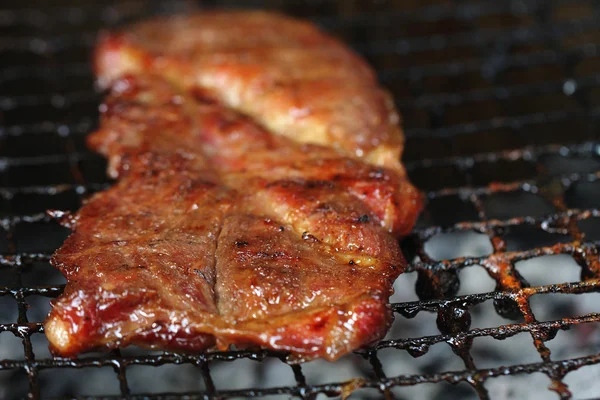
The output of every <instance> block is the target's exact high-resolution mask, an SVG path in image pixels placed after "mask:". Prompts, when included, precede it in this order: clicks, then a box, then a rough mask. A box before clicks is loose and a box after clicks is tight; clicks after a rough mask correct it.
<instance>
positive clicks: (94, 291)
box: [45, 12, 421, 361]
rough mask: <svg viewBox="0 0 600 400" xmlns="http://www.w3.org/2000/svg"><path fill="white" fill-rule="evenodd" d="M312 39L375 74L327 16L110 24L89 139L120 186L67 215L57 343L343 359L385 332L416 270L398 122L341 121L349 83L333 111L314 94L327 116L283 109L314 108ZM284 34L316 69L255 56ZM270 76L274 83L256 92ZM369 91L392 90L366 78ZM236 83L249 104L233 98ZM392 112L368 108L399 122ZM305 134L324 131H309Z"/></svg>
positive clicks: (413, 202)
mask: <svg viewBox="0 0 600 400" xmlns="http://www.w3.org/2000/svg"><path fill="white" fill-rule="evenodd" d="M227 18H229V21H230V24H225V23H224V21H225V20H227ZM174 21H177V23H176V22H174ZM186 27H187V28H186ZM277 27H279V28H281V29H280V31H279V32H278V37H277V38H272V37H271V36H272V35H273V32H274V31H273V29H276V28H277ZM159 28H160V29H161V32H162V33H163V34H162V35H157V34H154V33H153V32H154V29H159ZM183 28H186V30H183V31H182V29H183ZM184 32H187V33H184ZM244 32H255V34H254V35H247V34H246V35H244V34H243V33H244ZM217 33H222V35H217ZM178 35H179V36H180V37H181V38H182V39H181V43H179V42H177V36H178ZM211 38H212V39H211ZM317 39H319V40H317ZM211 40H213V41H214V43H213V42H211ZM319 41H322V42H323V43H324V44H323V46H325V47H327V46H332V47H333V49H335V50H336V52H337V53H336V52H334V54H338V53H339V54H340V55H339V57H340V59H339V60H337V59H336V60H329V58H328V57H329V56H324V60H322V61H321V60H319V59H317V60H315V61H314V62H315V64H316V66H315V68H314V69H315V70H322V71H323V72H320V73H319V74H321V75H322V76H325V75H326V72H325V71H326V70H327V68H326V66H327V65H328V63H334V61H335V62H339V63H340V64H341V65H345V64H350V65H348V66H347V67H344V68H342V69H343V71H344V73H346V74H348V75H349V76H350V77H353V78H352V79H367V77H370V76H371V72H370V70H369V69H368V68H367V67H365V66H364V64H363V62H362V61H361V60H360V59H358V58H357V57H356V56H355V55H353V54H352V53H351V52H350V51H349V50H347V49H345V48H344V47H342V46H341V45H340V44H338V43H337V42H335V41H333V39H330V38H328V37H326V36H325V35H323V34H322V33H320V32H319V31H318V30H316V28H314V27H312V26H311V25H308V24H306V23H303V22H297V21H295V20H291V19H289V18H286V17H282V16H279V15H274V14H266V13H260V12H259V13H252V12H249V13H239V12H237V13H216V14H215V13H213V14H207V15H204V14H203V15H200V16H192V17H177V18H175V19H167V20H160V21H150V22H147V23H142V24H140V25H134V26H133V27H131V28H130V29H129V30H127V31H126V32H124V33H115V34H112V35H109V36H106V37H104V39H103V40H102V41H101V42H100V45H99V47H98V50H97V54H96V68H97V71H98V73H99V79H100V81H101V82H102V84H104V85H105V86H107V87H109V88H110V94H109V96H108V98H107V100H106V102H105V104H103V106H102V108H101V110H102V117H101V126H100V129H99V131H98V132H96V133H94V134H93V135H91V136H90V138H89V144H90V146H91V147H92V148H94V149H96V150H97V151H99V152H101V153H102V154H104V155H106V156H107V157H108V158H109V174H110V175H111V176H112V177H114V178H118V181H117V183H116V185H115V186H113V187H112V188H110V189H108V190H107V191H105V192H102V193H98V194H96V195H94V196H92V198H91V199H90V200H89V201H88V202H87V203H86V204H85V205H84V207H82V209H81V210H79V211H78V212H77V213H76V214H74V215H68V214H60V218H61V222H62V223H63V224H65V225H67V226H69V227H70V228H72V229H73V231H74V232H73V234H72V235H71V236H70V237H69V238H68V239H67V240H66V242H65V243H64V245H63V246H62V247H61V248H60V249H59V250H58V251H57V252H56V254H55V255H54V257H53V260H52V262H53V264H54V265H55V266H56V267H57V268H59V269H60V270H61V271H62V272H63V274H65V276H66V277H67V279H68V284H67V287H66V289H65V292H64V294H63V295H62V296H61V297H59V298H58V299H57V300H56V301H55V302H54V304H53V309H52V311H51V313H50V315H49V317H48V319H47V320H46V322H45V330H46V334H47V336H48V338H49V340H50V343H51V348H52V350H53V351H54V352H55V353H57V354H60V355H63V356H72V355H75V354H77V353H79V352H83V351H88V350H92V349H99V348H116V347H122V346H125V345H128V344H136V345H140V346H144V347H150V348H159V349H169V350H183V351H199V350H204V349H208V348H212V347H214V346H216V347H217V348H219V349H227V348H230V346H232V345H233V346H235V347H236V348H243V347H247V346H261V347H265V348H270V349H274V350H284V351H289V352H290V353H291V355H292V357H293V358H295V359H296V360H298V361H302V360H309V359H313V358H315V357H324V358H327V359H330V360H334V359H336V358H338V357H340V356H341V355H343V354H345V353H347V352H349V351H352V350H353V349H356V348H358V347H360V346H363V345H366V344H368V343H370V342H373V341H375V340H377V339H379V338H381V337H382V336H383V335H384V334H385V332H386V330H387V328H388V326H389V324H390V323H391V320H392V314H391V311H390V308H389V305H388V300H387V299H388V298H389V296H390V295H391V293H392V284H393V281H394V280H395V278H396V277H397V276H398V275H399V274H400V273H401V272H402V271H403V269H404V266H405V261H404V259H403V257H402V254H401V252H400V249H399V246H398V243H397V238H398V236H401V235H403V234H406V233H408V232H409V231H410V229H411V228H412V225H413V224H414V220H415V219H416V217H417V214H418V212H419V210H420V207H421V197H420V195H419V193H418V192H417V191H416V190H415V189H414V187H413V186H412V185H411V184H410V183H409V182H408V181H407V179H406V177H405V174H404V171H403V169H402V167H401V164H400V163H399V161H398V159H397V158H395V156H396V154H399V152H400V150H401V143H402V138H401V135H400V131H399V128H398V127H397V125H395V124H393V123H391V122H389V121H388V122H386V123H388V125H389V127H390V128H389V130H388V131H386V134H385V135H382V134H379V133H377V129H375V128H373V129H372V130H370V129H366V128H365V126H366V125H364V124H367V122H369V123H372V122H374V121H375V119H373V118H371V117H368V116H364V115H363V114H357V116H356V117H357V118H354V120H355V121H357V124H358V125H355V124H353V119H352V118H351V117H350V115H347V116H346V117H343V116H344V115H346V113H348V112H349V111H348V109H347V108H345V106H342V105H341V97H340V98H339V99H338V100H339V101H338V100H335V96H342V94H341V92H343V91H344V90H345V89H344V87H343V85H341V83H340V82H338V83H337V84H338V85H341V86H342V87H340V88H339V89H335V90H334V89H331V90H332V91H333V92H336V91H338V92H340V93H337V92H336V94H335V96H334V95H333V94H332V98H333V100H332V102H331V103H330V104H329V106H328V107H327V108H326V109H325V108H322V109H321V108H320V107H325V106H323V105H322V104H321V103H320V102H321V101H322V99H320V98H319V97H320V96H319V95H317V94H313V99H314V102H315V103H317V105H316V106H315V107H316V108H315V110H316V111H315V112H316V115H315V116H313V117H309V121H305V122H306V123H305V124H299V125H298V126H293V125H294V124H291V125H290V124H288V122H289V121H288V122H286V121H287V118H288V116H289V115H290V114H294V113H295V112H296V111H294V110H295V109H302V108H308V109H309V111H307V113H308V114H307V115H310V113H311V111H310V109H311V107H312V105H311V100H310V99H309V98H303V97H301V96H300V97H297V95H296V93H297V91H299V92H303V91H304V90H306V91H307V92H310V91H313V90H316V87H317V86H316V84H315V83H314V82H313V79H312V75H311V74H316V73H317V72H315V71H311V70H310V68H309V67H310V63H308V60H309V59H310V57H309V56H308V55H306V54H304V55H303V54H301V53H302V51H301V50H302V49H303V48H305V46H307V50H306V51H307V52H308V53H310V54H313V53H314V54H320V53H319V51H318V50H319V47H318V43H319ZM286 45H287V46H288V47H289V48H290V49H292V50H291V52H292V54H293V55H294V56H293V57H297V58H299V59H305V60H306V62H305V68H307V69H306V70H307V76H303V75H302V73H301V70H300V69H299V68H297V67H296V66H292V64H293V63H292V64H289V61H286V62H279V61H278V60H277V59H274V58H273V57H270V58H269V57H266V60H269V62H268V63H266V61H265V59H263V58H258V56H256V58H254V57H253V56H252V54H253V52H254V51H255V49H256V51H266V50H265V49H267V50H268V49H269V48H271V47H270V46H274V47H273V48H280V49H282V50H285V49H286V48H287V47H286ZM261 49H262V50H261ZM132 52H133V53H134V55H132V54H131V53H132ZM220 52H225V53H226V54H228V55H229V56H230V57H225V56H224V57H223V58H220V57H219V54H220ZM245 52H248V53H249V54H250V55H249V56H248V57H246V56H244V54H245ZM266 52H267V53H268V51H266ZM314 54H313V56H314ZM322 54H324V55H325V54H328V53H327V52H325V51H323V52H322ZM139 57H141V59H143V60H144V61H143V63H142V64H140V65H139V68H138V67H136V66H135V65H134V64H135V63H132V62H131V60H133V59H137V58H139ZM281 57H283V55H282V56H281ZM290 57H292V56H290ZM335 57H337V56H335ZM335 57H334V58H335ZM202 58H205V59H206V60H212V61H210V63H209V64H211V66H206V65H205V64H203V63H202V62H200V59H202ZM313 58H314V57H313ZM219 59H222V60H224V61H222V62H223V65H222V68H220V67H219V61H218V60H219ZM233 59H237V60H238V61H237V62H231V63H230V62H229V61H227V60H233ZM307 63H308V64H307ZM155 64H159V66H156V65H155ZM354 64H356V65H354ZM165 65H167V67H166V66H165ZM165 68H166V69H167V70H168V69H169V68H174V69H175V72H173V71H171V72H169V73H167V72H166V70H165ZM205 68H206V69H205ZM211 68H212V71H213V72H210V71H211ZM182 71H189V72H190V75H184V74H180V73H179V72H182ZM274 71H275V72H274ZM352 71H356V73H354V72H352ZM203 74H205V75H207V76H210V75H211V74H213V75H212V76H213V78H210V79H213V80H216V81H220V80H225V81H227V82H229V83H221V84H209V83H206V82H205V81H204V80H202V79H201V78H200V77H201V76H202V75H203ZM214 74H220V76H221V77H220V78H215V76H214ZM353 74H354V75H353ZM273 75H277V77H278V78H277V79H279V80H280V81H281V82H282V83H281V84H279V85H278V86H277V87H278V88H279V89H274V88H272V87H269V88H264V91H261V90H258V89H256V85H257V83H256V81H257V80H262V81H270V80H272V79H274V78H273ZM321 75H320V76H321ZM188 79H190V82H188V81H187V80H188ZM207 79H208V81H210V79H209V78H207ZM228 79H229V80H228ZM319 79H321V78H319ZM323 79H324V78H323ZM368 79H372V77H371V78H368ZM233 80H235V81H236V82H237V84H233V83H232V82H233ZM354 86H357V87H358V86H360V85H359V84H358V83H357V84H356V85H354ZM371 86H373V91H372V92H369V90H367V89H368V88H369V87H371ZM331 88H333V86H331ZM283 89H285V90H283ZM273 90H277V91H278V90H282V92H281V93H280V95H279V97H286V96H287V98H288V100H289V99H293V101H295V102H296V103H297V104H296V106H297V107H296V106H291V105H290V104H288V103H286V101H278V100H275V98H274V97H273V96H275V95H276V94H274V93H273ZM327 90H330V89H326V91H327ZM348 90H351V91H354V90H357V89H356V87H352V88H349V89H348ZM230 91H235V92H236V93H234V94H231V93H228V92H230ZM361 91H365V92H366V94H365V96H372V97H373V98H375V99H377V100H378V101H380V102H381V104H384V103H385V102H386V101H387V100H386V99H385V96H383V94H382V93H383V92H382V91H381V89H379V88H377V87H376V86H375V84H373V83H371V81H369V80H367V82H366V83H364V88H363V89H361V90H360V91H359V92H361ZM242 92H244V93H245V94H244V95H243V96H246V97H248V96H250V97H251V96H254V98H255V102H252V101H250V98H246V99H245V100H243V101H241V100H240V101H238V102H237V103H236V102H235V101H232V100H231V99H232V98H235V97H236V96H237V97H239V96H242V95H240V93H242ZM347 96H351V94H349V93H348V94H347ZM358 96H359V97H361V95H360V93H359V94H358ZM347 100H348V99H347ZM290 101H291V100H290ZM361 101H364V102H365V104H366V103H369V104H371V102H370V101H367V99H366V98H362V97H361ZM358 103H360V101H359V102H357V104H358ZM260 104H262V105H260ZM269 104H270V106H269ZM372 105H373V106H374V107H375V108H377V102H374V103H373V104H372ZM261 107H263V108H261ZM294 107H296V108H294ZM384 110H387V109H386V108H385V107H382V108H381V109H379V111H377V110H375V109H373V110H370V111H372V112H375V113H376V114H377V113H378V114H377V115H378V118H380V122H381V121H383V119H384V118H391V119H393V118H392V117H389V116H387V114H386V113H388V111H384ZM240 112H242V113H244V114H246V115H242V114H240ZM392 114H393V113H392ZM342 117H343V118H342ZM336 118H342V119H344V118H346V119H348V120H344V121H343V124H342V125H338V120H337V119H336ZM365 121H367V122H365ZM267 122H268V123H267ZM346 126H347V127H348V129H346V128H345V127H346ZM333 128H335V129H333ZM311 129H312V130H317V131H319V130H320V131H319V132H323V135H325V136H326V137H319V139H318V140H313V139H312V138H311V133H310V132H311ZM331 129H333V131H335V134H331V135H329V133H326V132H329V131H330V130H331ZM356 136H361V138H356ZM388 137H389V138H390V139H389V140H388ZM364 138H370V139H368V140H367V141H366V142H365V139H364ZM373 138H376V139H377V140H379V144H377V145H375V144H374V143H376V142H377V140H375V139H373ZM365 143H367V144H365ZM57 216H58V214H57Z"/></svg>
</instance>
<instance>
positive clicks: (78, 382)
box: [0, 233, 600, 400]
mask: <svg viewBox="0 0 600 400" xmlns="http://www.w3.org/2000/svg"><path fill="white" fill-rule="evenodd" d="M426 250H427V252H428V253H429V255H430V256H432V257H433V258H436V259H445V258H446V259H447V258H453V257H460V256H483V255H486V254H489V253H490V252H491V251H492V250H491V245H490V243H489V240H488V239H487V237H486V236H485V235H480V234H475V233H469V234H444V235H439V237H436V238H434V239H433V240H431V241H430V242H429V243H428V244H427V248H426ZM516 268H517V269H518V270H519V272H520V273H521V275H522V276H523V277H525V279H526V280H527V281H528V282H529V283H530V284H531V285H543V284H551V283H562V282H572V281H577V280H579V274H580V268H579V266H578V265H577V264H576V263H575V261H574V260H573V259H572V258H571V257H570V256H567V255H557V256H546V257H539V258H535V259H531V260H527V261H523V262H520V263H518V264H517V265H516ZM459 278H460V281H461V286H460V291H459V295H463V294H471V293H484V292H489V291H492V290H494V286H495V282H494V281H493V280H492V279H491V278H490V277H489V276H488V275H487V273H486V271H485V269H484V268H483V267H480V266H472V267H468V268H465V269H463V270H461V271H460V273H459ZM52 279H56V278H55V277H53V278H52ZM415 281H416V274H415V273H407V274H403V275H402V276H401V277H400V278H399V279H398V280H397V281H396V284H395V289H396V293H395V294H394V296H393V297H392V301H393V302H405V301H413V300H417V299H418V297H417V295H416V294H415V290H414V285H415ZM598 296H600V294H584V295H577V296H576V295H536V296H534V297H533V298H532V299H531V307H532V309H533V311H534V313H535V315H536V318H537V319H538V320H540V321H544V320H552V319H556V318H560V317H565V316H575V315H582V314H586V313H590V312H598V311H600V301H599V300H600V298H599V297H598ZM0 299H1V300H0V301H1V303H0V306H1V307H0V321H1V322H14V321H16V319H17V313H16V303H15V302H14V301H13V300H12V299H10V298H0ZM28 302H29V303H30V305H31V308H30V309H29V310H28V318H29V320H30V321H41V320H43V318H44V317H45V314H46V312H47V311H48V299H46V298H44V297H34V298H29V299H28ZM471 315H472V324H471V328H476V327H494V326H498V325H499V324H509V323H513V321H509V320H505V319H503V318H502V317H500V316H498V315H497V314H496V313H495V311H494V309H493V306H492V304H491V302H486V303H484V304H482V305H480V306H476V307H474V308H473V309H472V312H471ZM435 321H436V315H435V314H432V313H426V312H421V313H419V314H418V315H417V316H416V317H415V318H412V319H406V318H404V317H402V316H397V318H396V321H395V323H394V325H393V327H392V329H391V330H390V332H389V333H388V335H387V338H388V339H391V338H414V337H420V336H425V335H435V334H439V331H438V329H437V326H436V322H435ZM32 342H33V344H34V351H35V353H36V355H37V358H38V359H41V358H46V357H49V353H48V351H47V350H46V346H47V340H46V339H45V338H44V336H43V335H41V334H36V335H34V336H33V337H32ZM547 346H548V347H549V348H550V349H551V351H552V359H553V360H561V359H566V358H572V357H577V356H584V355H588V354H594V353H596V352H597V351H598V348H600V347H599V346H600V332H599V330H598V329H597V328H596V326H595V325H581V326H577V327H574V328H572V329H571V330H569V331H559V333H558V334H557V336H556V338H555V339H553V340H551V341H549V342H547ZM140 351H142V350H139V349H138V350H136V349H128V350H125V351H124V353H125V354H136V353H138V352H140ZM472 355H473V357H474V360H475V363H476V366H477V367H478V368H493V367H498V366H501V365H515V364H521V363H532V362H539V361H541V358H540V357H539V355H538V354H537V352H536V351H535V348H534V346H533V340H532V338H531V336H530V335H529V333H521V334H518V335H516V336H514V337H511V338H508V339H506V340H503V341H500V340H496V339H493V338H477V339H475V341H474V344H473V350H472ZM90 356H98V355H97V354H95V355H88V356H85V357H90ZM378 357H379V359H380V360H381V362H382V365H383V369H384V372H385V373H386V374H387V376H389V377H392V376H398V375H402V374H408V375H411V374H427V373H437V372H444V371H458V370H463V369H464V368H465V367H464V364H463V362H462V361H461V359H460V358H459V357H458V356H456V355H455V354H454V353H453V352H452V350H451V349H450V346H448V345H447V344H446V343H439V344H436V345H434V346H432V347H431V348H430V349H429V351H428V352H427V353H426V354H425V355H423V356H422V357H419V358H413V357H411V356H410V355H409V354H408V353H407V352H406V351H403V350H396V349H384V350H381V351H379V353H378ZM23 358H24V353H23V345H22V343H21V340H20V339H18V338H15V337H14V336H13V335H12V334H11V333H10V332H3V333H1V334H0V359H12V360H20V359H23ZM210 371H211V376H212V379H213V382H214V385H215V387H216V388H217V390H228V389H229V390H234V389H244V388H250V387H252V388H269V387H282V386H293V385H294V384H295V379H294V375H293V372H292V369H291V368H290V367H288V366H287V365H285V364H284V363H283V362H281V361H280V360H278V359H269V360H267V361H263V362H256V361H252V360H245V359H241V360H236V361H234V362H215V363H211V365H210ZM302 371H303V373H304V375H305V377H306V382H307V384H309V385H318V384H326V383H333V382H341V381H345V380H348V379H351V378H355V377H365V378H369V377H372V367H371V365H370V364H369V362H368V361H367V360H365V359H363V358H362V357H360V356H358V355H355V354H351V355H349V356H347V357H344V358H343V359H341V360H340V361H338V362H336V363H329V362H326V361H321V360H317V361H313V362H309V363H306V364H304V365H303V366H302ZM598 372H600V367H587V368H583V369H580V370H578V371H576V372H574V373H571V374H569V375H567V377H566V378H565V382H567V383H568V384H569V385H570V390H571V391H572V392H573V394H574V395H575V397H577V398H582V397H586V396H587V397H590V396H593V395H594V394H597V393H599V392H600V380H598V379H597V375H598ZM39 379H40V383H41V387H42V390H43V396H45V397H54V396H72V395H118V394H119V385H118V381H117V378H116V374H115V373H114V371H113V369H112V368H110V367H105V368H85V369H83V370H75V369H68V368H65V369H60V370H58V369H52V370H45V371H41V372H40V375H39ZM127 379H128V385H129V388H130V390H131V392H132V393H134V394H135V393H165V392H166V393H185V392H195V391H203V390H205V389H206V386H205V383H204V381H203V378H202V375H201V372H200V369H199V368H198V367H196V366H194V365H189V364H188V365H163V366H161V367H151V366H132V367H129V368H128V369H127ZM549 384H550V381H549V379H548V378H547V377H546V376H545V375H543V374H539V373H538V374H534V375H531V376H529V375H523V376H509V377H502V378H494V379H490V380H489V381H488V382H487V383H486V387H487V389H488V390H489V391H490V394H491V398H492V399H497V400H503V399H520V398H528V399H533V400H537V399H540V400H542V399H544V400H545V399H552V398H558V396H557V395H556V394H555V393H553V392H550V391H549V390H548V389H547V388H548V386H549ZM27 385H28V383H27V377H26V375H24V374H23V373H10V372H7V371H4V372H2V373H1V374H0V399H7V400H8V399H13V398H21V397H23V396H24V395H25V394H26V393H24V391H26V390H27ZM392 393H393V394H394V395H395V396H396V398H399V399H428V400H429V399H437V400H440V399H451V398H461V399H475V398H477V397H476V395H475V394H474V392H473V391H472V389H471V388H470V387H469V386H468V385H466V384H460V385H450V384H446V383H443V384H421V385H417V386H412V387H405V388H395V389H394V390H393V391H392ZM288 397H289V396H270V397H268V398H270V399H286V398H288ZM319 398H325V396H320V397H319ZM350 398H351V399H376V398H380V395H379V394H378V393H377V392H375V391H373V390H360V391H357V392H356V393H355V394H353V395H352V396H351V397H350Z"/></svg>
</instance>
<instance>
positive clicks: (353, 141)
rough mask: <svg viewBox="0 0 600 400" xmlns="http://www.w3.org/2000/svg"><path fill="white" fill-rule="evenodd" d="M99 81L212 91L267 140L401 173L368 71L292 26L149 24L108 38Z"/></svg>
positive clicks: (185, 20) (217, 20)
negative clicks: (148, 77) (318, 147)
mask: <svg viewBox="0 0 600 400" xmlns="http://www.w3.org/2000/svg"><path fill="white" fill-rule="evenodd" d="M95 65H96V71H97V73H98V75H99V78H100V82H101V83H102V84H103V85H104V86H108V85H109V84H110V82H111V81H112V80H113V79H114V78H116V77H119V76H122V75H123V74H125V73H134V74H138V73H142V72H143V73H145V72H148V71H152V72H153V73H156V74H160V75H161V76H164V77H166V78H168V79H169V80H170V81H172V82H173V83H176V84H177V85H180V86H182V87H185V88H194V87H202V88H207V89H210V90H211V91H212V92H213V94H214V95H215V96H216V97H217V98H218V99H219V100H220V101H221V102H222V103H223V104H225V105H226V106H227V107H231V108H233V109H235V110H238V111H240V112H242V113H244V114H246V115H248V116H250V117H251V118H253V119H254V120H256V121H257V122H258V123H260V124H261V125H263V126H265V127H266V128H268V129H269V130H270V131H271V132H274V133H277V134H279V135H285V136H288V137H290V138H292V139H293V140H295V141H298V142H301V143H318V144H323V145H327V146H330V147H333V148H336V149H338V150H341V151H344V152H346V153H347V154H350V155H353V156H359V157H364V158H365V159H366V160H368V161H369V162H371V163H373V164H377V165H385V166H388V167H392V168H396V169H400V168H401V166H400V162H399V160H400V153H401V149H402V135H401V133H400V129H399V126H398V119H399V117H398V114H397V113H396V112H395V110H394V108H393V103H392V102H391V99H390V98H389V96H388V94H387V93H386V92H385V91H384V90H382V89H381V88H380V87H379V86H378V84H377V81H376V79H375V74H374V73H373V71H372V70H371V68H369V66H368V65H367V64H366V63H365V61H364V60H362V59H361V58H360V57H358V56H357V55H356V54H354V53H353V52H352V51H351V50H350V49H348V48H347V47H346V46H344V45H343V44H341V43H340V42H338V41H337V40H335V39H333V38H331V37H329V36H327V35H326V34H324V33H323V32H321V31H319V30H318V29H317V28H316V27H315V26H314V25H312V24H310V23H308V22H305V21H300V20H297V19H293V18H289V17H285V16H282V15H278V14H273V13H267V12H262V11H253V12H250V11H238V12H222V11H221V12H206V13H202V14H197V15H193V16H180V17H173V18H169V19H164V18H163V19H156V20H152V21H146V22H142V23H139V24H135V25H133V26H130V27H128V28H127V29H126V30H124V31H122V32H114V33H111V34H109V35H106V36H105V37H104V38H103V39H102V40H101V42H100V44H99V47H98V52H97V57H96V63H95Z"/></svg>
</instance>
